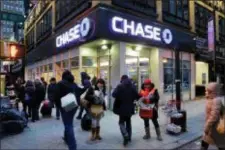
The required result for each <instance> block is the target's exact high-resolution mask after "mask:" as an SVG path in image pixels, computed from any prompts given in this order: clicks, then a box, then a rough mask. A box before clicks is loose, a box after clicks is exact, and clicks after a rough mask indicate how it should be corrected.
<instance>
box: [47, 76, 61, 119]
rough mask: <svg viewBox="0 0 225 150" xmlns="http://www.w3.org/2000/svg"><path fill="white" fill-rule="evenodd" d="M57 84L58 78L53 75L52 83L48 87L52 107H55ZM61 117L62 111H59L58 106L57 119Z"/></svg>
mask: <svg viewBox="0 0 225 150" xmlns="http://www.w3.org/2000/svg"><path fill="white" fill-rule="evenodd" d="M56 86H57V84H56V79H55V78H54V77H53V78H51V79H50V84H49V86H48V88H47V90H48V100H49V101H50V102H51V105H52V107H54V103H55V98H56V97H55V95H56V94H55V93H56V92H57V91H56V89H57V87H56ZM59 118H60V112H59V108H58V107H56V119H57V120H59Z"/></svg>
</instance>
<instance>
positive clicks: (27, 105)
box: [23, 80, 36, 122]
mask: <svg viewBox="0 0 225 150" xmlns="http://www.w3.org/2000/svg"><path fill="white" fill-rule="evenodd" d="M35 98H36V96H35V86H34V83H33V82H32V81H30V80H28V81H27V82H26V84H25V98H24V107H23V110H24V112H25V114H26V116H28V117H32V121H33V122H34V120H35V117H36V113H35V111H36V107H35V106H36V105H35V101H36V100H35Z"/></svg>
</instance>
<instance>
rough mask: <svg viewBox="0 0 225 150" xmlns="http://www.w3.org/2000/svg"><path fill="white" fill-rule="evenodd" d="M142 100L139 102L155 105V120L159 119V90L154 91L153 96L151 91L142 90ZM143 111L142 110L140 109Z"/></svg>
mask: <svg viewBox="0 0 225 150" xmlns="http://www.w3.org/2000/svg"><path fill="white" fill-rule="evenodd" d="M139 96H140V99H139V102H140V103H142V104H146V105H147V104H154V108H153V118H152V119H157V118H158V103H159V98H160V97H159V93H158V90H157V89H152V91H151V94H150V91H147V90H141V91H140V93H139ZM140 109H141V108H140Z"/></svg>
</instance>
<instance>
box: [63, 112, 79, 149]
mask: <svg viewBox="0 0 225 150" xmlns="http://www.w3.org/2000/svg"><path fill="white" fill-rule="evenodd" d="M76 109H77V108H75V109H73V110H71V111H69V112H66V111H64V110H63V109H60V111H61V115H62V121H63V124H64V127H65V130H64V136H65V137H64V138H65V141H66V143H67V145H68V147H69V150H76V149H77V144H76V139H75V135H74V131H73V118H74V115H75V113H76Z"/></svg>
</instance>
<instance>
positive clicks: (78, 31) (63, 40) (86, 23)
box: [56, 18, 91, 48]
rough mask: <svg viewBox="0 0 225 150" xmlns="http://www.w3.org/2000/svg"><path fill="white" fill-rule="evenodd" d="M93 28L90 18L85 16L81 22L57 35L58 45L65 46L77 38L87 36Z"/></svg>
mask: <svg viewBox="0 0 225 150" xmlns="http://www.w3.org/2000/svg"><path fill="white" fill-rule="evenodd" d="M90 30H91V21H90V19H89V18H84V19H83V20H82V21H81V22H80V23H79V24H76V25H75V26H74V27H72V28H70V29H69V30H68V31H66V32H65V33H63V34H61V35H59V36H57V37H56V47H57V48H59V47H62V46H65V45H67V44H69V43H71V42H74V41H76V40H80V39H82V38H84V37H86V36H87V35H88V34H89V32H90Z"/></svg>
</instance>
